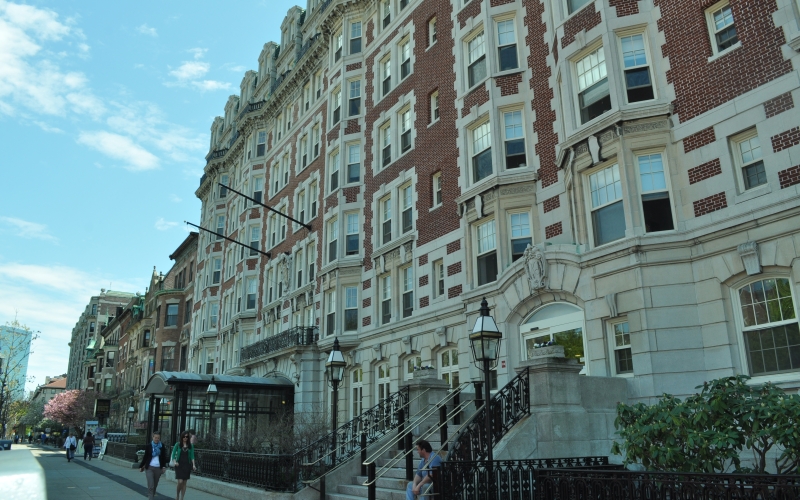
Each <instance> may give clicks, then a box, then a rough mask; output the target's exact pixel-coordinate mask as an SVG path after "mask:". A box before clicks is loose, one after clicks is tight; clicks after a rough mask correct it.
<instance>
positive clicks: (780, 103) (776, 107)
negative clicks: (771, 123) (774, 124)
mask: <svg viewBox="0 0 800 500" xmlns="http://www.w3.org/2000/svg"><path fill="white" fill-rule="evenodd" d="M793 108H794V100H793V99H792V93H791V92H786V93H785V94H781V95H779V96H778V97H774V98H772V99H770V100H769V101H767V102H765V103H764V114H766V115H767V118H772V117H773V116H777V115H779V114H781V113H783V112H784V111H789V110H790V109H793Z"/></svg>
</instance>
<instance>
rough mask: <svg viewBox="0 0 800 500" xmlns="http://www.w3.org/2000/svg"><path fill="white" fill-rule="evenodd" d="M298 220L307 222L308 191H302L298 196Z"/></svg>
mask: <svg viewBox="0 0 800 500" xmlns="http://www.w3.org/2000/svg"><path fill="white" fill-rule="evenodd" d="M297 220H299V221H300V222H305V221H306V191H305V190H302V191H300V192H299V193H298V194H297Z"/></svg>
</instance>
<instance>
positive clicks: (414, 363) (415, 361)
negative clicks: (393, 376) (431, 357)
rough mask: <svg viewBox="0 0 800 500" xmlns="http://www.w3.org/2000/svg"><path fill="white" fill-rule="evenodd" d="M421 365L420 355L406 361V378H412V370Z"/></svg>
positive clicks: (417, 368)
mask: <svg viewBox="0 0 800 500" xmlns="http://www.w3.org/2000/svg"><path fill="white" fill-rule="evenodd" d="M421 367H422V357H421V356H414V357H412V358H411V359H409V360H407V361H406V380H411V379H412V378H414V371H415V370H419V369H420V368H421Z"/></svg>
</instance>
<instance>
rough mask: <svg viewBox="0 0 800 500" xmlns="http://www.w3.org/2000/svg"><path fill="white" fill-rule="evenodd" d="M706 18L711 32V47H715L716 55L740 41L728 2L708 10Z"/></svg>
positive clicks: (720, 3)
mask: <svg viewBox="0 0 800 500" xmlns="http://www.w3.org/2000/svg"><path fill="white" fill-rule="evenodd" d="M706 18H707V20H708V26H709V29H710V30H711V38H712V40H711V46H712V47H714V53H715V54H718V53H720V52H723V51H724V50H726V49H728V48H730V47H732V46H733V45H734V44H736V42H738V41H739V37H738V35H737V34H736V24H735V23H734V21H733V11H732V10H731V6H730V5H729V4H728V2H727V0H726V1H724V2H719V3H717V4H716V5H713V6H712V7H711V8H710V9H708V10H707V11H706Z"/></svg>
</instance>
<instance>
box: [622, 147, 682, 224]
mask: <svg viewBox="0 0 800 500" xmlns="http://www.w3.org/2000/svg"><path fill="white" fill-rule="evenodd" d="M653 155H660V156H661V165H662V167H663V169H664V170H663V175H664V184H665V187H664V189H650V190H647V191H645V186H644V184H643V183H642V172H641V168H640V159H641V158H643V157H645V156H653ZM633 157H634V164H635V167H636V182H637V187H638V189H639V208H640V210H641V214H642V220H641V223H642V227H643V228H644V229H645V233H653V234H655V233H664V232H665V231H674V230H675V228H676V227H677V219H676V212H675V206H674V204H673V201H672V187H671V185H670V175H669V174H670V169H669V165H668V164H667V152H666V150H665V149H664V148H656V149H645V150H637V151H634V154H633ZM658 193H667V197H668V200H669V206H670V215H671V217H672V229H666V230H662V231H647V221H646V220H645V215H644V195H647V194H658Z"/></svg>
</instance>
